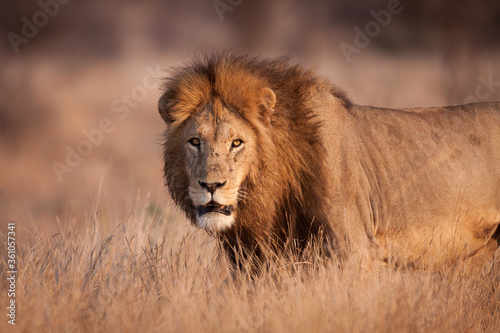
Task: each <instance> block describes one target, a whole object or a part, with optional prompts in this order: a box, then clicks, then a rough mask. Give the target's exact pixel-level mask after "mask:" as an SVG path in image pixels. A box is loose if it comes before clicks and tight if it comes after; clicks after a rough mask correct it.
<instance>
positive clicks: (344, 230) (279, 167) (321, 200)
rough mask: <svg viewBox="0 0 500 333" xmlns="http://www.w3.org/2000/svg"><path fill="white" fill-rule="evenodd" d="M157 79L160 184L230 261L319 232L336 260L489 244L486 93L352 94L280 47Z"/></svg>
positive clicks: (499, 139) (493, 174)
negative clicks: (394, 104) (408, 100)
mask: <svg viewBox="0 0 500 333" xmlns="http://www.w3.org/2000/svg"><path fill="white" fill-rule="evenodd" d="M164 89H165V91H164V93H163V95H162V96H161V98H160V100H159V103H158V108H159V111H160V114H161V116H162V118H163V119H164V120H165V122H166V123H167V130H166V133H165V137H166V142H165V146H164V158H165V167H164V172H165V180H166V185H167V186H168V188H169V191H170V194H171V196H172V198H173V199H174V200H175V202H176V203H177V204H178V205H179V206H180V207H181V208H182V209H183V210H184V212H185V213H186V215H187V216H188V218H189V219H190V220H191V221H192V223H193V224H194V225H197V226H199V227H201V228H203V229H205V230H207V231H208V232H209V233H211V234H213V235H216V236H218V238H219V239H220V240H221V241H222V243H223V245H224V248H225V249H226V251H227V252H228V254H229V256H230V258H232V259H233V260H236V259H235V258H236V255H237V253H238V252H240V253H246V254H248V253H252V254H255V255H256V256H257V257H258V256H262V250H263V248H265V247H268V246H269V247H272V248H273V249H279V248H282V247H283V246H284V244H285V243H286V242H287V241H290V240H291V241H292V242H291V244H294V245H295V246H296V248H298V249H299V250H300V249H303V248H304V247H305V246H306V245H307V244H308V242H309V241H310V240H311V239H319V238H321V239H324V240H325V244H327V245H328V246H329V247H328V248H329V249H330V253H332V254H333V255H336V256H338V257H340V258H341V259H343V260H345V259H347V258H349V257H350V256H352V255H353V254H358V255H359V254H361V255H362V256H363V257H366V255H367V254H373V255H375V256H376V258H378V259H379V260H384V261H386V262H387V261H389V262H393V263H395V264H396V265H402V266H404V267H429V265H431V266H432V267H434V268H439V267H442V266H443V265H445V264H447V263H449V262H452V261H454V260H456V259H458V258H469V257H473V258H479V257H482V258H483V257H485V256H487V255H489V256H491V254H492V253H493V252H494V251H495V250H496V248H497V247H498V243H499V239H500V237H499V236H500V228H498V225H499V223H500V105H499V103H478V104H468V105H461V106H451V107H436V108H422V109H402V110H391V109H383V108H376V107H371V106H360V105H356V104H352V103H351V102H350V101H349V100H348V99H347V97H346V96H345V95H344V93H343V92H342V91H340V90H339V89H337V88H336V87H334V86H333V85H331V84H330V83H329V82H328V81H327V80H326V79H324V78H321V77H318V76H316V75H315V74H314V73H313V72H311V71H310V70H305V69H303V68H302V67H300V66H298V65H292V64H290V62H289V61H288V60H286V59H283V58H279V59H271V60H262V59H258V58H251V57H248V56H245V55H236V54H230V53H224V54H219V55H214V56H209V57H205V58H203V59H200V60H197V61H195V62H193V63H192V64H191V65H189V66H186V67H184V68H181V69H178V70H177V71H176V72H175V73H174V74H173V75H172V76H171V77H170V78H168V79H166V81H165V85H164ZM287 244H290V242H288V243H287Z"/></svg>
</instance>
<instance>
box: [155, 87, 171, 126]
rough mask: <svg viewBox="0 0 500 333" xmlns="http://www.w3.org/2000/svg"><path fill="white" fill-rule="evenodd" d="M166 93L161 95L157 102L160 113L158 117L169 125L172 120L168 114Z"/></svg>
mask: <svg viewBox="0 0 500 333" xmlns="http://www.w3.org/2000/svg"><path fill="white" fill-rule="evenodd" d="M167 93H168V92H165V93H164V94H163V95H161V97H160V99H159V100H158V111H160V115H161V117H162V118H163V120H165V122H166V123H167V125H168V124H170V123H171V122H172V119H171V117H170V113H169V103H168V99H167Z"/></svg>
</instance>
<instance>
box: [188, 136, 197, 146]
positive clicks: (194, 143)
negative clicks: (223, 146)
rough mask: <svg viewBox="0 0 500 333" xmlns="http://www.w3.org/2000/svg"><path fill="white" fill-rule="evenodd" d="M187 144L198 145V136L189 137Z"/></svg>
mask: <svg viewBox="0 0 500 333" xmlns="http://www.w3.org/2000/svg"><path fill="white" fill-rule="evenodd" d="M188 142H189V144H190V145H191V146H194V147H199V146H200V139H198V138H192V139H189V141H188Z"/></svg>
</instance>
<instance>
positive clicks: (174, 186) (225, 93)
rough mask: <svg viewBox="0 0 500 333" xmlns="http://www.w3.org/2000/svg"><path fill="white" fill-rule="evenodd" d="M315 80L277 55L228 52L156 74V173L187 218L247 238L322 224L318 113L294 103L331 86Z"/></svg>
mask: <svg viewBox="0 0 500 333" xmlns="http://www.w3.org/2000/svg"><path fill="white" fill-rule="evenodd" d="M322 82H323V81H321V80H319V79H317V78H316V77H314V76H313V75H312V73H311V72H309V71H306V70H303V69H302V68H301V67H298V66H291V65H290V64H289V63H288V61H287V60H284V59H278V60H257V59H253V58H249V57H246V56H238V55H231V54H222V55H216V56H211V57H207V58H204V59H201V60H198V61H195V62H194V63H193V64H191V65H190V66H186V67H183V68H181V69H178V70H177V71H176V72H174V73H173V74H172V75H171V76H170V77H169V78H168V79H166V81H165V85H164V93H163V95H162V96H161V98H160V100H159V103H158V108H159V111H160V114H161V116H162V118H163V119H164V120H165V122H166V123H167V130H166V132H165V138H166V140H165V146H164V158H165V167H164V172H165V180H166V184H167V186H168V188H169V191H170V193H171V196H172V198H173V199H174V200H175V202H176V203H177V204H178V205H179V206H180V207H181V208H182V209H183V210H184V211H185V212H186V214H187V216H188V217H189V218H190V220H191V221H192V223H193V224H195V225H197V226H199V227H201V228H204V229H205V230H207V231H209V232H212V233H216V234H219V235H221V234H224V237H225V238H226V239H227V237H233V235H234V234H235V233H234V232H232V231H238V233H239V236H238V237H239V239H241V238H246V239H247V240H249V241H248V242H253V240H257V241H258V240H261V239H269V236H275V235H281V236H279V237H283V235H286V237H288V236H292V237H294V238H295V239H300V240H304V239H306V238H307V235H308V234H310V233H311V232H315V231H317V230H318V229H320V228H321V227H320V226H322V225H326V223H325V221H326V216H325V215H326V213H325V211H326V208H325V207H326V201H327V196H328V195H327V194H326V193H327V190H326V184H325V182H324V179H325V178H326V177H327V176H326V172H325V153H324V149H323V147H322V144H321V140H320V138H319V127H320V123H319V121H318V120H317V119H316V118H315V116H314V114H313V113H312V112H311V110H309V109H308V107H307V106H306V105H304V103H303V100H304V97H305V96H306V95H307V94H308V93H309V91H310V89H314V90H317V89H331V86H330V85H322V84H323V83H322ZM304 138H305V140H304Z"/></svg>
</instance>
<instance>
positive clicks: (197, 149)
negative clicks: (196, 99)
mask: <svg viewBox="0 0 500 333" xmlns="http://www.w3.org/2000/svg"><path fill="white" fill-rule="evenodd" d="M256 98H257V99H258V98H261V100H260V102H261V103H260V104H259V103H256V104H255V106H256V107H261V108H262V109H261V110H255V112H272V107H273V106H274V101H275V95H274V93H273V92H272V91H271V90H270V89H268V88H263V89H262V90H261V91H260V96H256ZM257 102H258V101H257ZM178 135H180V136H181V138H182V139H181V140H182V142H183V147H182V150H183V152H182V153H183V158H184V159H185V171H186V175H187V177H188V179H189V186H188V188H189V191H188V192H189V198H190V200H191V201H192V203H193V205H194V207H195V208H196V219H197V223H198V225H199V226H200V227H202V228H204V229H206V230H209V231H215V232H220V231H225V230H227V229H228V228H230V227H231V226H232V225H233V223H234V221H235V218H236V216H237V214H238V202H239V201H240V200H242V199H244V197H245V182H246V181H248V178H249V177H250V175H252V174H253V175H255V174H256V173H257V172H258V170H257V169H256V167H257V164H256V163H254V161H256V160H257V156H258V151H257V145H258V143H257V140H256V133H255V131H254V130H253V129H252V127H251V125H250V124H249V123H248V121H246V120H245V119H244V118H242V117H241V116H240V115H238V113H237V112H236V111H235V110H234V109H232V108H231V106H228V105H224V104H223V103H222V102H221V100H220V99H217V98H212V99H210V100H209V101H207V103H206V104H205V105H203V106H201V107H200V108H199V110H197V112H194V113H193V114H192V115H191V117H189V118H188V119H187V120H186V121H185V123H184V126H183V128H182V129H180V130H179V133H178Z"/></svg>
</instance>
